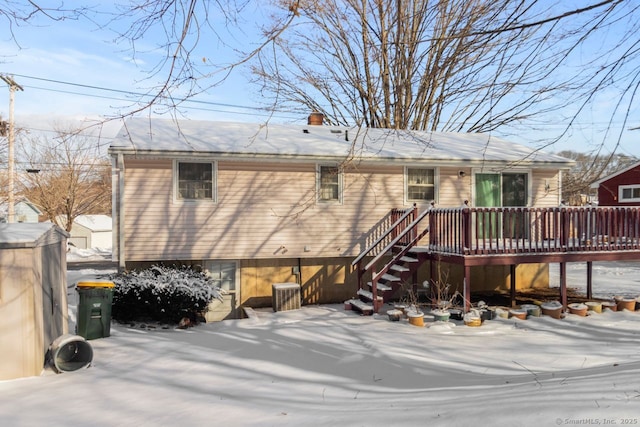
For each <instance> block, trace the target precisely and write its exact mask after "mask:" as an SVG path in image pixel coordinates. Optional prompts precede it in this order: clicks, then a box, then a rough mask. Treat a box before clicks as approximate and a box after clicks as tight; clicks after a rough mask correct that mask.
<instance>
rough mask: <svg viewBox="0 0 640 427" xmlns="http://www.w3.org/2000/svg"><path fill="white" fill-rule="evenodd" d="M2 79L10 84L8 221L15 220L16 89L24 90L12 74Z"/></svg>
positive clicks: (0, 77)
mask: <svg viewBox="0 0 640 427" xmlns="http://www.w3.org/2000/svg"><path fill="white" fill-rule="evenodd" d="M0 79H2V80H3V81H4V82H5V83H6V84H7V85H9V141H8V142H9V159H8V162H9V188H8V190H7V191H8V193H9V194H8V200H7V207H8V209H7V222H15V207H14V206H15V194H14V193H15V190H14V177H15V171H14V166H15V165H14V164H15V159H14V157H15V155H14V153H13V151H14V150H13V146H14V138H15V135H14V119H13V101H14V98H15V91H16V89H17V90H22V91H24V89H23V88H22V86H20V85H19V84H18V83H16V82H15V80H13V77H11V76H4V75H1V74H0Z"/></svg>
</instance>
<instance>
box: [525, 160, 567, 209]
mask: <svg viewBox="0 0 640 427" xmlns="http://www.w3.org/2000/svg"><path fill="white" fill-rule="evenodd" d="M532 181H533V183H532V186H531V188H532V190H531V193H532V194H531V195H532V198H531V199H532V202H531V204H532V206H534V207H537V208H546V207H553V206H558V205H559V204H560V199H561V195H560V185H561V181H560V172H559V171H557V170H549V169H541V170H537V169H536V170H534V171H533V173H532ZM547 185H548V188H547Z"/></svg>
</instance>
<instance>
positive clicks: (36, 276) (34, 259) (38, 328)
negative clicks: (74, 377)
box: [0, 223, 69, 380]
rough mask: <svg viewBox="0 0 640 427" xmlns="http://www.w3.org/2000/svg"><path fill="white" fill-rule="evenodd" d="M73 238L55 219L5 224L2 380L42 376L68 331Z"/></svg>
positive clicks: (0, 251)
mask: <svg viewBox="0 0 640 427" xmlns="http://www.w3.org/2000/svg"><path fill="white" fill-rule="evenodd" d="M68 237H69V235H68V233H67V232H66V231H64V230H62V229H61V228H59V227H57V226H55V225H53V224H51V223H35V224H30V223H16V224H0V348H1V349H3V351H1V352H0V380H6V379H12V378H19V377H26V376H33V375H40V373H41V372H42V369H43V368H44V359H45V354H46V352H47V349H48V347H49V345H50V344H51V343H52V342H53V341H54V340H55V339H56V338H58V337H59V336H61V335H64V334H66V333H68V332H69V326H68V323H67V322H68V309H67V259H66V246H67V238H68ZM9 349H11V350H10V351H9Z"/></svg>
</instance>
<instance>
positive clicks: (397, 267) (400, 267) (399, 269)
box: [389, 264, 411, 273]
mask: <svg viewBox="0 0 640 427" xmlns="http://www.w3.org/2000/svg"><path fill="white" fill-rule="evenodd" d="M389 270H393V271H396V272H398V273H406V272H407V271H411V269H410V268H409V267H405V266H404V265H399V264H393V265H392V266H391V267H389Z"/></svg>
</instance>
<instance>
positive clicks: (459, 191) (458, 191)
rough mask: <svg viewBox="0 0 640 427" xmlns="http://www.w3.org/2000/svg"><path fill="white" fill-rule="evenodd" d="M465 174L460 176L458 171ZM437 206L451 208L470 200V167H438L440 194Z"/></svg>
mask: <svg viewBox="0 0 640 427" xmlns="http://www.w3.org/2000/svg"><path fill="white" fill-rule="evenodd" d="M460 171H464V172H465V176H464V177H460V175H459V172H460ZM439 196H440V197H439V198H438V204H437V206H438V207H442V208H453V207H458V206H462V203H463V202H464V201H465V200H469V201H470V200H471V169H469V168H440V194H439Z"/></svg>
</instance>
